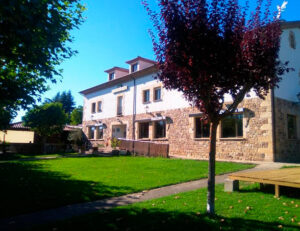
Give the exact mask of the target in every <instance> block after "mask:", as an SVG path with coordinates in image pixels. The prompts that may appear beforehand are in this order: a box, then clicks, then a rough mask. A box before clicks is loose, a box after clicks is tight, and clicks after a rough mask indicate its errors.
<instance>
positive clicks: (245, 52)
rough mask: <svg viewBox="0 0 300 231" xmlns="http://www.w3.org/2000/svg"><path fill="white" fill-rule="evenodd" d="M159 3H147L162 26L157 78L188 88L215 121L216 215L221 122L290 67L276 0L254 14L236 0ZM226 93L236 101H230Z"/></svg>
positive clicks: (211, 186) (211, 195)
mask: <svg viewBox="0 0 300 231" xmlns="http://www.w3.org/2000/svg"><path fill="white" fill-rule="evenodd" d="M158 2H159V12H155V11H153V10H152V9H151V8H150V6H149V4H148V3H147V2H146V1H144V2H143V3H144V5H145V7H146V10H147V11H148V14H149V15H150V17H151V19H152V21H153V23H154V27H155V29H156V30H157V37H155V34H156V33H154V32H151V35H152V38H153V45H154V52H155V54H156V57H157V61H158V67H159V70H160V71H159V72H158V75H157V78H159V79H160V80H161V81H162V82H163V83H164V86H165V87H166V88H167V89H177V90H179V91H181V92H183V94H184V96H185V97H186V99H187V100H188V101H190V102H191V104H193V105H195V106H196V107H197V108H198V109H199V110H200V111H201V112H202V113H203V118H202V119H203V120H209V121H210V148H209V174H208V195H207V212H208V213H209V214H214V200H215V156H216V131H217V127H218V124H219V122H220V121H221V120H222V119H223V118H225V117H227V116H229V115H231V114H232V113H234V112H235V111H236V109H237V106H238V105H239V103H240V102H241V101H242V100H243V99H244V97H245V95H246V94H247V93H248V92H249V91H250V90H251V89H252V90H253V91H254V92H255V93H256V94H257V95H258V96H259V97H260V98H264V97H265V96H266V94H267V93H268V92H269V91H270V89H272V88H273V87H275V86H277V83H278V82H279V81H280V76H281V75H282V74H283V73H284V72H285V71H288V70H289V69H288V68H287V67H286V63H285V64H281V63H280V62H279V60H278V51H279V47H280V35H281V28H280V22H279V21H278V19H276V17H275V15H272V14H271V13H270V10H269V9H270V5H271V0H270V1H267V3H266V5H263V3H264V0H258V1H257V8H256V11H255V12H252V13H251V14H247V13H248V7H241V6H239V5H238V2H237V1H236V0H233V1H232V0H210V1H206V0H160V1H158ZM263 6H264V7H263ZM262 8H263V9H264V10H263V11H262ZM247 18H248V20H247ZM226 94H229V95H231V97H232V102H231V103H230V104H228V103H227V105H224V100H225V98H224V97H225V95H226Z"/></svg>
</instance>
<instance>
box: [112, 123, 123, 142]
mask: <svg viewBox="0 0 300 231" xmlns="http://www.w3.org/2000/svg"><path fill="white" fill-rule="evenodd" d="M112 137H113V138H123V139H125V138H126V125H113V126H112Z"/></svg>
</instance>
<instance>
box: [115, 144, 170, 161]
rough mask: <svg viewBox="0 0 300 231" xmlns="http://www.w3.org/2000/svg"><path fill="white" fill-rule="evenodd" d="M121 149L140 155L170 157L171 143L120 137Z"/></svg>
mask: <svg viewBox="0 0 300 231" xmlns="http://www.w3.org/2000/svg"><path fill="white" fill-rule="evenodd" d="M119 140H120V145H119V148H120V149H121V150H127V151H129V152H131V153H133V154H135V155H138V156H149V157H165V158H168V157H169V144H158V143H153V142H147V141H137V140H125V139H119Z"/></svg>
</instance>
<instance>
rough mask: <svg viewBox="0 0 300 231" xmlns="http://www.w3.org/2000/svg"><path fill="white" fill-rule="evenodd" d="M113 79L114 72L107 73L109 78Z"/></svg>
mask: <svg viewBox="0 0 300 231" xmlns="http://www.w3.org/2000/svg"><path fill="white" fill-rule="evenodd" d="M113 79H115V72H112V73H109V80H113Z"/></svg>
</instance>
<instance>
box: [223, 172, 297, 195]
mask: <svg viewBox="0 0 300 231" xmlns="http://www.w3.org/2000/svg"><path fill="white" fill-rule="evenodd" d="M229 179H231V180H233V181H248V182H256V183H261V184H272V185H274V186H275V196H276V197H279V196H280V191H279V190H280V186H287V187H292V188H300V168H285V169H277V170H262V171H251V172H244V173H235V174H231V175H229Z"/></svg>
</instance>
